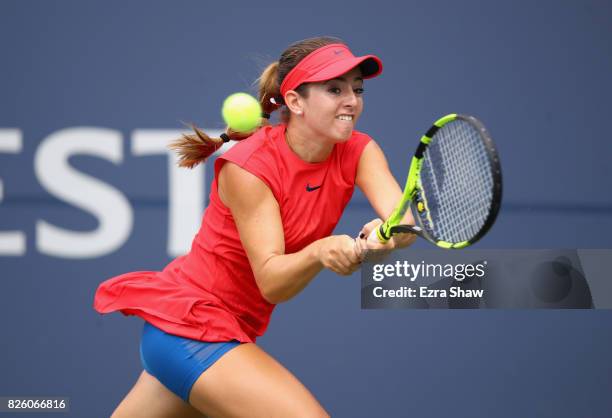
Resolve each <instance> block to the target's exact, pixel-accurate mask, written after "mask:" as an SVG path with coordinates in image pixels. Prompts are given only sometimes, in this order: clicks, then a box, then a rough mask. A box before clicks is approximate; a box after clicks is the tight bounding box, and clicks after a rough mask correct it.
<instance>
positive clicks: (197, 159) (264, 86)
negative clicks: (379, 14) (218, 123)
mask: <svg viewBox="0 0 612 418" xmlns="http://www.w3.org/2000/svg"><path fill="white" fill-rule="evenodd" d="M336 43H341V44H343V43H344V42H343V41H342V40H341V39H338V38H334V37H329V36H321V37H317V38H309V39H304V40H302V41H299V42H296V43H294V44H291V45H290V46H289V47H288V48H287V49H286V50H285V51H284V52H283V53H282V54H281V56H280V59H279V60H278V61H275V62H273V63H271V64H270V65H268V66H267V67H266V69H264V70H263V72H262V74H261V76H259V78H258V79H257V80H256V81H255V82H256V83H257V84H258V85H259V87H258V94H259V103H260V104H261V108H262V110H263V112H264V113H267V114H271V113H272V112H274V111H276V110H278V109H281V108H283V110H282V113H281V120H282V121H283V122H287V121H288V120H289V111H288V110H287V108H286V107H284V106H283V101H282V100H283V99H282V97H281V94H280V85H281V83H282V82H283V80H284V79H285V77H286V76H287V74H289V71H291V70H292V69H293V67H295V66H296V65H297V64H298V63H299V62H300V61H301V60H302V59H303V58H304V57H306V55H308V54H310V53H311V52H313V51H314V50H316V49H319V48H321V47H322V46H325V45H329V44H336ZM295 91H296V92H298V93H299V94H300V95H301V96H303V97H307V96H308V88H307V83H306V84H302V85H300V86H299V87H298V88H296V89H295ZM270 99H273V100H274V102H272V100H270ZM268 123H269V122H268V120H267V119H264V118H262V125H267V124H268ZM191 128H192V129H193V131H194V133H193V134H183V136H182V137H181V138H179V139H177V140H175V141H173V142H172V143H170V145H169V148H170V149H172V150H174V151H176V152H177V153H178V155H179V162H178V165H179V166H180V167H188V168H193V167H194V166H196V165H197V164H199V163H201V162H204V161H206V159H207V158H208V157H209V156H210V155H212V154H213V153H214V152H215V151H216V150H218V149H219V148H221V145H223V142H224V141H223V139H221V138H211V137H210V136H208V135H207V134H206V133H205V132H204V131H202V130H201V129H199V128H198V127H197V126H195V125H193V124H192V125H191ZM251 134H252V132H251V133H246V134H245V133H240V132H235V131H232V130H231V129H230V128H229V127H228V128H226V135H227V137H229V139H232V140H235V141H240V140H242V139H245V138H247V137H249V136H250V135H251Z"/></svg>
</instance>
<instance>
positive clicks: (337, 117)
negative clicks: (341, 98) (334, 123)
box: [336, 115, 353, 122]
mask: <svg viewBox="0 0 612 418" xmlns="http://www.w3.org/2000/svg"><path fill="white" fill-rule="evenodd" d="M336 119H340V120H346V121H349V122H352V121H353V115H338V116H336Z"/></svg>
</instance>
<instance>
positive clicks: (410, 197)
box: [368, 113, 502, 248]
mask: <svg viewBox="0 0 612 418" xmlns="http://www.w3.org/2000/svg"><path fill="white" fill-rule="evenodd" d="M501 197H502V175H501V166H500V162H499V157H498V154H497V151H496V149H495V145H494V144H493V140H492V139H491V136H490V135H489V133H488V132H487V130H486V128H485V127H484V125H483V124H482V123H481V122H480V121H479V120H478V119H476V118H475V117H473V116H466V115H458V114H454V113H453V114H450V115H446V116H444V117H442V118H440V119H438V120H437V121H436V122H435V123H434V124H433V126H432V127H431V128H429V130H428V131H427V133H426V134H425V135H423V136H422V137H421V141H420V142H419V146H418V147H417V150H416V152H415V153H414V157H412V162H411V164H410V170H409V172H408V179H407V180H406V186H405V188H404V194H403V196H402V199H401V201H400V202H399V203H398V204H397V206H396V207H395V210H394V211H393V213H392V214H391V216H390V217H389V219H387V220H386V221H385V222H383V223H382V224H381V225H380V227H379V228H377V229H376V230H375V231H372V234H370V237H368V239H378V241H379V242H380V243H383V244H384V243H385V242H387V241H389V239H391V237H392V236H393V235H394V234H398V233H406V232H411V233H414V234H416V235H418V236H420V237H422V238H425V239H426V240H428V241H430V242H432V243H434V244H435V245H437V246H438V247H441V248H464V247H467V246H468V245H471V244H474V243H475V242H476V241H478V240H479V239H480V238H482V237H483V236H484V235H485V234H486V233H487V231H488V230H489V229H490V228H491V226H492V225H493V223H494V222H495V218H496V217H497V213H498V211H499V207H500V205H501ZM407 210H411V211H412V215H413V217H414V219H415V223H416V225H401V224H400V222H401V220H402V218H403V217H404V215H405V213H406V211H407ZM374 236H375V238H374Z"/></svg>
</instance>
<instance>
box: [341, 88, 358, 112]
mask: <svg viewBox="0 0 612 418" xmlns="http://www.w3.org/2000/svg"><path fill="white" fill-rule="evenodd" d="M358 100H359V97H358V96H357V94H356V93H355V92H354V91H353V89H349V93H348V94H347V95H346V100H345V102H344V105H345V106H346V107H350V108H354V107H356V106H357V102H358Z"/></svg>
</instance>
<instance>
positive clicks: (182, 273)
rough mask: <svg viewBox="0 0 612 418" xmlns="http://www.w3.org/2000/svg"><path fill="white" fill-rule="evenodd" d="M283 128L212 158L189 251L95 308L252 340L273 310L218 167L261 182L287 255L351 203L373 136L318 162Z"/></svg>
mask: <svg viewBox="0 0 612 418" xmlns="http://www.w3.org/2000/svg"><path fill="white" fill-rule="evenodd" d="M285 128H286V126H285V125H284V124H280V125H276V126H267V127H264V128H262V129H260V130H258V131H257V132H256V133H255V134H253V135H252V136H251V137H249V138H247V139H245V140H243V141H240V142H238V143H237V144H236V145H235V146H234V147H232V148H231V149H230V150H229V151H227V152H225V153H224V154H223V155H221V156H220V157H219V158H217V160H216V161H215V179H214V181H213V183H212V187H211V193H210V203H209V205H208V207H207V208H206V211H205V212H204V217H203V220H202V225H201V227H200V230H199V231H198V233H197V235H196V236H195V238H194V240H193V242H192V246H191V251H190V252H189V253H188V254H186V255H184V256H180V257H178V258H176V259H175V260H174V261H172V262H171V263H170V264H168V265H167V266H166V267H165V268H164V270H163V271H161V272H153V271H138V272H132V273H127V274H123V275H120V276H117V277H114V278H111V279H109V280H107V281H105V282H103V283H102V284H100V286H99V287H98V290H97V292H96V295H95V299H94V308H95V309H96V311H98V312H99V313H102V314H105V313H109V312H113V311H120V312H122V313H123V314H124V315H138V316H139V317H141V318H143V319H144V320H146V321H148V322H150V323H151V324H153V325H155V326H156V327H158V328H160V329H162V330H164V331H166V332H167V333H169V334H174V335H179V336H183V337H187V338H191V339H195V340H200V341H211V342H214V341H230V340H238V341H242V342H255V339H256V338H257V337H258V336H260V335H263V333H264V331H265V330H266V328H267V326H268V322H269V320H270V315H271V314H272V310H273V309H274V306H275V305H273V304H270V303H268V302H267V301H266V300H265V299H264V298H263V296H262V295H261V293H260V291H259V288H258V287H257V283H256V282H255V278H254V276H253V271H252V270H251V266H250V264H249V261H248V258H247V255H246V253H245V251H244V248H243V247H242V244H241V242H240V236H239V235H238V231H237V229H236V225H235V223H234V219H233V218H232V215H231V212H230V211H229V209H228V208H227V207H226V206H225V205H224V204H223V203H222V202H221V200H220V199H219V195H218V193H217V178H218V174H219V170H220V169H221V167H222V166H223V164H224V163H225V162H226V161H231V162H233V163H235V164H237V165H238V166H240V167H242V168H243V169H245V170H247V171H249V172H250V173H252V174H254V175H255V176H257V177H259V178H260V179H261V180H262V181H263V182H264V183H265V184H266V185H267V186H268V187H269V188H270V190H271V191H272V193H273V194H274V197H275V198H276V200H277V201H278V204H279V207H280V215H281V218H282V223H283V229H284V233H285V253H287V254H290V253H294V252H297V251H300V250H301V249H302V248H304V247H305V246H306V245H308V244H310V243H311V242H313V241H315V240H317V239H320V238H323V237H326V236H329V235H330V234H331V232H332V231H333V229H334V227H335V226H336V224H337V223H338V220H339V219H340V216H341V215H342V211H343V210H344V208H345V206H346V205H347V203H348V202H349V200H350V198H351V195H352V194H353V189H354V186H355V176H356V174H357V165H358V162H359V157H360V156H361V153H362V151H363V149H364V147H365V145H366V144H367V143H368V142H369V141H370V139H371V138H370V137H369V136H367V135H365V134H363V133H360V132H357V131H354V132H353V135H352V136H351V138H350V139H349V140H348V141H346V142H343V143H339V144H336V145H335V146H334V149H333V151H332V153H331V155H330V156H329V157H328V158H327V159H326V160H325V161H323V162H319V163H308V162H305V161H303V160H301V159H300V158H299V157H298V156H297V155H296V154H295V153H294V152H293V151H292V150H291V148H289V146H288V145H287V142H286V140H285Z"/></svg>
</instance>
